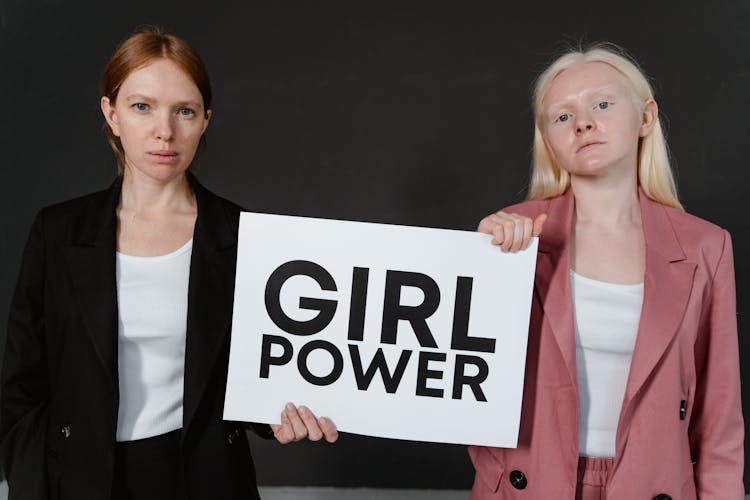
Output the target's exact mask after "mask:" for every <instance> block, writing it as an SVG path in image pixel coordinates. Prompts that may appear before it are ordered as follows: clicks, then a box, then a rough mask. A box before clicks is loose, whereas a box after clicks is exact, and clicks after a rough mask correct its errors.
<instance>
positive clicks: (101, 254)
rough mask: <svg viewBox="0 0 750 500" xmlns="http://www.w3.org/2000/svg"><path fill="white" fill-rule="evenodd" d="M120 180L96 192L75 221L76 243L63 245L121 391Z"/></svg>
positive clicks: (99, 348) (90, 326) (86, 319)
mask: <svg viewBox="0 0 750 500" xmlns="http://www.w3.org/2000/svg"><path fill="white" fill-rule="evenodd" d="M119 198H120V183H119V180H118V181H115V183H114V184H113V185H112V186H111V187H110V188H109V189H108V190H106V191H103V192H101V193H99V195H96V196H95V197H94V198H93V199H92V200H91V203H89V205H88V207H87V208H86V210H85V213H84V214H83V216H82V217H80V218H78V219H76V220H75V221H74V225H73V228H72V233H73V238H72V243H71V244H70V245H67V246H65V247H63V254H64V255H65V260H66V261H67V264H68V268H69V270H70V280H71V282H72V284H73V295H74V300H76V302H77V303H78V308H79V311H80V313H81V316H82V318H83V323H84V325H85V327H86V332H87V333H88V334H89V336H90V337H91V340H92V342H93V344H94V349H95V351H96V353H97V355H98V356H99V358H100V361H101V363H102V365H103V368H104V369H105V370H106V372H107V373H108V375H109V376H108V377H107V378H108V379H109V381H110V383H112V386H113V388H114V390H115V391H117V384H118V378H117V284H116V277H115V273H116V270H115V251H116V241H117V240H116V238H117V216H116V213H115V209H116V208H117V203H118V200H119Z"/></svg>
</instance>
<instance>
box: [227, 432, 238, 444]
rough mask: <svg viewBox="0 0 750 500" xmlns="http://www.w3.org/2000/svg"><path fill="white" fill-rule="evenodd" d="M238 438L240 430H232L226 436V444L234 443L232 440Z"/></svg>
mask: <svg viewBox="0 0 750 500" xmlns="http://www.w3.org/2000/svg"><path fill="white" fill-rule="evenodd" d="M238 437H240V430H239V429H234V430H233V431H232V432H230V433H229V434H228V435H227V443H229V444H232V443H234V440H235V439H237V438H238Z"/></svg>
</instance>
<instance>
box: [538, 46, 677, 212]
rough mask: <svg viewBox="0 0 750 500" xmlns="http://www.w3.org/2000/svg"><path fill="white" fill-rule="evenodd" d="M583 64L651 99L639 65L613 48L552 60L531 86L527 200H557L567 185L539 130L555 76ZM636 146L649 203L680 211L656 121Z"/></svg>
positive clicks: (596, 48)
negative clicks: (605, 68)
mask: <svg viewBox="0 0 750 500" xmlns="http://www.w3.org/2000/svg"><path fill="white" fill-rule="evenodd" d="M584 62H601V63H604V64H608V65H610V66H612V67H613V68H614V69H616V70H617V71H619V72H620V73H622V74H623V75H624V76H625V77H626V78H627V79H628V80H629V81H630V83H631V85H632V87H633V91H634V92H635V95H636V96H637V98H638V99H640V100H642V101H643V102H646V101H647V100H649V99H653V98H654V92H653V90H652V88H651V85H650V84H649V82H648V80H647V78H646V76H645V75H644V73H643V71H642V70H641V68H640V67H639V66H638V63H636V62H635V61H634V60H633V59H632V58H630V57H629V56H628V55H627V54H626V53H625V52H624V51H623V50H622V49H621V48H620V47H618V46H616V45H614V44H609V43H606V44H597V45H594V46H592V47H590V48H588V49H572V50H569V51H568V52H567V53H565V54H563V55H562V56H560V57H558V58H557V59H555V61H554V62H552V64H550V65H549V66H548V67H547V69H546V70H544V72H542V73H541V74H540V75H539V77H538V78H537V79H536V82H535V84H534V94H533V105H534V146H533V151H532V163H531V183H530V186H529V194H528V199H530V200H541V199H545V198H553V197H555V196H560V195H561V194H563V193H564V192H565V190H566V189H568V186H569V185H570V175H569V174H568V172H566V171H565V170H563V169H562V168H560V166H559V165H558V164H557V162H556V161H555V158H554V156H553V155H552V153H551V152H550V150H549V148H548V147H547V144H546V143H545V141H544V136H543V134H542V129H541V118H542V116H541V115H542V101H543V100H544V96H545V95H546V93H547V91H548V90H549V87H550V85H551V84H552V81H553V80H554V79H555V77H556V76H557V75H559V74H560V73H561V72H562V71H564V70H565V69H567V68H569V67H571V66H573V65H575V64H579V63H584ZM638 146H639V147H638V149H639V151H638V169H637V173H638V185H639V186H640V187H641V189H643V192H644V193H645V194H646V196H648V197H649V198H651V199H652V200H655V201H657V202H659V203H662V204H664V205H667V206H670V207H675V208H679V209H682V205H681V204H680V201H679V200H678V198H677V187H676V185H675V180H674V176H673V174H672V168H671V167H670V165H669V152H668V150H667V142H666V140H665V139H664V133H663V132H662V127H661V123H660V121H659V120H657V121H656V124H655V126H654V128H653V129H652V130H651V133H650V134H649V135H647V136H646V137H642V138H640V140H639V145H638Z"/></svg>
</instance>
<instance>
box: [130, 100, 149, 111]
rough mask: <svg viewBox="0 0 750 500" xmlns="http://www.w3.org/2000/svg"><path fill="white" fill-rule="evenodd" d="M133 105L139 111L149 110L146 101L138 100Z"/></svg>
mask: <svg viewBox="0 0 750 500" xmlns="http://www.w3.org/2000/svg"><path fill="white" fill-rule="evenodd" d="M133 107H134V108H135V109H137V110H138V111H147V110H148V104H146V103H145V102H137V103H135V104H133Z"/></svg>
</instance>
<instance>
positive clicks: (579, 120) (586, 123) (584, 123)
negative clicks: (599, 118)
mask: <svg viewBox="0 0 750 500" xmlns="http://www.w3.org/2000/svg"><path fill="white" fill-rule="evenodd" d="M595 127H596V126H595V124H594V120H592V119H591V117H590V116H589V115H588V113H579V114H578V115H577V116H576V134H577V135H581V134H583V133H584V132H591V131H592V130H593V129H594V128H595Z"/></svg>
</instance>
